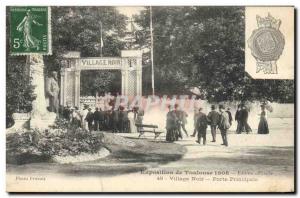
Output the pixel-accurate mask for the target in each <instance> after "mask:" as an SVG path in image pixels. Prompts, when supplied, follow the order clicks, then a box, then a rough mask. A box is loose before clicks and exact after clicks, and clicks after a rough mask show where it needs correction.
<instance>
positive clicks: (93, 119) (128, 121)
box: [62, 105, 144, 133]
mask: <svg viewBox="0 0 300 198" xmlns="http://www.w3.org/2000/svg"><path fill="white" fill-rule="evenodd" d="M62 116H63V117H64V118H65V119H66V120H68V121H69V124H70V126H71V127H74V128H83V129H86V130H88V131H103V130H105V131H112V132H113V133H128V132H134V131H135V130H136V127H135V123H141V122H142V119H143V116H144V115H143V111H140V110H139V108H138V107H134V108H132V109H130V110H126V109H125V108H124V107H123V106H120V107H119V108H116V109H115V108H111V110H106V111H103V110H102V109H101V108H98V107H96V108H95V110H94V111H93V110H92V108H90V107H89V106H88V105H84V107H83V109H82V110H79V109H78V108H77V107H75V108H72V107H69V106H67V107H66V108H64V109H63V112H62Z"/></svg>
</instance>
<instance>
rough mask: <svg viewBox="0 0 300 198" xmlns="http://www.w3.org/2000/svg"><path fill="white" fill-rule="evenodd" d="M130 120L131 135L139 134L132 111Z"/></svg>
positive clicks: (129, 113) (129, 115)
mask: <svg viewBox="0 0 300 198" xmlns="http://www.w3.org/2000/svg"><path fill="white" fill-rule="evenodd" d="M128 120H129V133H137V130H136V126H135V120H134V113H133V111H132V110H130V111H128Z"/></svg>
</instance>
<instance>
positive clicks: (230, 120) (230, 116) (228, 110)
mask: <svg viewBox="0 0 300 198" xmlns="http://www.w3.org/2000/svg"><path fill="white" fill-rule="evenodd" d="M226 113H228V118H229V124H230V126H231V125H232V114H231V112H230V108H229V107H228V108H227V110H226Z"/></svg>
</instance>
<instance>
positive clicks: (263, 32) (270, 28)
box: [248, 13, 285, 74]
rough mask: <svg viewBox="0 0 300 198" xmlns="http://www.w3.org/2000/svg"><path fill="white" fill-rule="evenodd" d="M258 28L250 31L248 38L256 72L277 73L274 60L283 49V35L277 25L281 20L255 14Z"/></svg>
mask: <svg viewBox="0 0 300 198" xmlns="http://www.w3.org/2000/svg"><path fill="white" fill-rule="evenodd" d="M256 20H257V26H258V28H257V29H255V30H254V31H253V32H252V35H251V36H250V38H249V39H248V46H249V48H250V49H251V53H252V55H253V57H254V58H255V59H256V61H257V62H256V73H259V72H260V71H263V72H264V74H277V65H276V61H277V60H278V59H279V57H280V55H281V54H282V51H283V49H284V44H285V41H284V36H283V34H282V33H281V32H280V30H279V27H280V24H281V20H280V19H278V20H276V19H275V18H274V17H272V16H271V15H270V13H269V14H268V16H267V17H265V18H262V17H260V16H256Z"/></svg>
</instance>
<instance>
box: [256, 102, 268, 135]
mask: <svg viewBox="0 0 300 198" xmlns="http://www.w3.org/2000/svg"><path fill="white" fill-rule="evenodd" d="M257 133H258V134H268V133H269V126H268V121H267V112H266V107H265V105H261V114H260V121H259V124H258V130H257Z"/></svg>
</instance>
